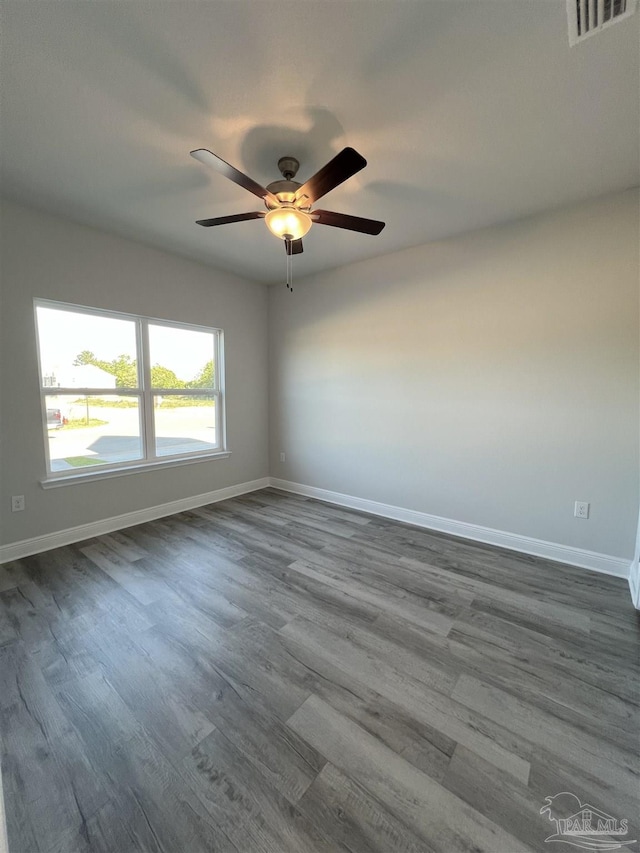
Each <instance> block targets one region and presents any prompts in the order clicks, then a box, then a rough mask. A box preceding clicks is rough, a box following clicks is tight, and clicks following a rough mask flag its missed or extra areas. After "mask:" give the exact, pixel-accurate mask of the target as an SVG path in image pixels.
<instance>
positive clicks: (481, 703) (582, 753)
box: [451, 675, 640, 791]
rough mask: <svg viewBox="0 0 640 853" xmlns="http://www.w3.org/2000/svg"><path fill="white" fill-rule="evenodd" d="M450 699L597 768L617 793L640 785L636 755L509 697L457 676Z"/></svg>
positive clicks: (569, 758)
mask: <svg viewBox="0 0 640 853" xmlns="http://www.w3.org/2000/svg"><path fill="white" fill-rule="evenodd" d="M451 695H452V698H453V699H454V700H456V701H459V702H461V703H462V704H464V705H466V706H467V707H468V708H471V709H473V710H475V711H477V712H478V713H481V714H483V715H485V716H487V717H488V718H489V719H491V720H493V721H494V722H495V723H497V724H498V725H500V726H504V727H505V728H506V729H507V730H509V731H512V732H513V733H514V734H517V735H520V736H522V737H527V738H528V739H529V740H530V741H532V742H533V743H535V744H539V745H540V746H545V747H546V748H547V749H549V750H553V751H555V752H557V753H558V754H559V755H562V756H564V757H565V758H567V759H568V760H570V761H572V762H573V763H575V764H577V765H578V766H581V767H584V768H593V767H597V768H598V774H599V775H600V777H601V778H602V779H603V780H604V781H605V782H607V783H609V784H610V785H612V786H613V787H616V788H619V789H620V790H621V791H624V790H627V789H631V790H633V788H635V789H636V790H637V789H638V786H639V784H640V762H639V760H638V755H637V754H632V753H630V752H628V751H626V750H621V749H619V748H618V747H616V746H615V745H614V744H612V743H609V742H603V741H602V740H599V739H598V738H595V737H593V736H592V735H590V734H588V733H586V732H584V731H581V730H580V729H579V728H577V727H576V726H572V725H570V724H568V723H566V722H565V721H564V720H560V719H559V718H557V717H554V716H553V715H551V714H549V713H548V712H546V711H541V710H539V709H537V708H535V707H534V706H533V705H530V704H528V703H525V702H522V701H521V700H520V699H518V698H516V697H515V696H513V695H512V694H510V693H508V692H506V691H505V690H501V689H500V688H497V687H492V686H490V685H488V684H486V683H483V682H481V681H479V680H477V679H475V678H471V677H469V676H466V675H462V676H460V679H459V681H458V684H457V685H456V687H455V689H454V691H453V693H452V694H451Z"/></svg>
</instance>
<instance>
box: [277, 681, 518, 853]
mask: <svg viewBox="0 0 640 853" xmlns="http://www.w3.org/2000/svg"><path fill="white" fill-rule="evenodd" d="M288 724H289V726H290V727H291V728H292V729H293V730H294V731H296V732H297V733H298V734H299V735H300V736H301V737H304V738H305V739H306V740H308V741H309V742H310V743H311V744H314V745H315V746H316V747H317V748H322V749H323V750H324V751H325V753H326V756H327V758H328V760H329V761H330V762H331V763H332V764H334V765H335V766H336V767H337V768H338V769H339V770H341V771H342V772H343V773H344V774H345V775H347V776H355V777H356V778H358V779H359V780H360V784H361V785H363V786H364V787H365V788H366V789H367V790H368V791H370V792H371V794H372V795H373V796H374V797H378V798H379V799H380V800H381V801H382V803H383V804H384V805H385V806H386V807H387V808H389V809H390V810H391V811H392V813H394V814H396V815H397V816H398V818H399V819H400V820H402V821H404V822H406V823H407V824H408V825H409V826H410V828H411V829H412V830H413V831H414V832H416V833H417V834H418V835H419V836H420V837H421V838H423V839H424V841H426V843H427V845H428V846H430V847H431V848H432V849H436V850H459V851H464V850H468V851H475V853H480V851H486V853H515V851H526V850H528V849H529V848H528V847H527V845H525V844H522V843H519V842H518V841H517V840H516V839H515V838H514V837H513V836H512V835H510V834H509V833H507V832H506V831H504V830H502V829H501V828H500V827H499V826H498V825H497V824H494V823H492V822H491V821H490V820H488V819H487V818H486V817H484V816H483V815H482V814H480V812H477V811H475V809H473V808H471V807H469V806H468V804H466V803H464V802H463V801H462V800H460V799H459V798H458V797H456V796H454V795H452V794H450V792H448V791H446V790H445V789H444V788H442V786H441V785H439V784H438V783H437V782H436V781H435V780H433V779H431V778H430V777H428V776H426V775H425V774H424V773H421V772H420V771H419V770H418V769H417V768H416V767H414V766H413V765H411V764H409V762H407V761H405V760H404V759H403V758H401V757H400V756H398V755H396V754H395V753H394V752H392V751H391V750H390V749H388V748H387V747H385V746H384V745H383V744H380V743H379V742H378V741H377V740H376V739H375V738H373V737H371V735H369V734H367V732H365V731H364V730H362V729H361V728H360V727H359V726H358V725H357V724H356V723H353V722H352V721H351V720H348V719H347V718H346V717H343V716H342V715H341V714H339V713H338V712H337V711H334V709H333V708H331V706H330V705H327V704H326V703H325V702H323V701H322V700H321V699H318V698H317V697H316V696H311V697H310V698H309V699H307V701H306V702H305V703H304V705H302V706H301V707H300V708H299V709H298V710H297V711H296V712H295V714H294V715H293V717H291V719H290V720H289V723H288Z"/></svg>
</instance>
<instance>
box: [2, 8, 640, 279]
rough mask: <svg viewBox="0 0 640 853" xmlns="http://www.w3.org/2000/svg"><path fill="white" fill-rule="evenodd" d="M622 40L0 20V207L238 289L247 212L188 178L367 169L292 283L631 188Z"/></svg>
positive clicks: (268, 264) (518, 23) (250, 203)
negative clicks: (188, 260) (2, 200)
mask: <svg viewBox="0 0 640 853" xmlns="http://www.w3.org/2000/svg"><path fill="white" fill-rule="evenodd" d="M639 19H640V15H639V14H636V15H635V16H634V17H633V18H630V19H628V20H626V21H624V22H621V23H619V24H616V25H615V26H613V27H611V28H610V29H609V30H607V31H605V32H603V33H601V34H599V35H597V36H595V37H593V38H591V39H588V40H586V41H585V42H584V43H582V44H580V45H578V46H576V47H574V48H570V47H569V44H568V38H567V24H566V11H565V0H498V2H485V0H464V1H463V0H460V2H458V0H418V2H412V0H322V2H319V0H318V2H311V0H185V2H182V0H169V1H168V2H167V0H163V1H162V2H161V0H127V2H114V0H56V2H44V0H14V2H3V3H2V28H3V35H2V66H1V69H0V70H1V78H0V79H1V81H2V82H1V84H0V86H1V94H2V113H1V118H2V125H1V142H2V185H3V191H4V193H5V194H6V195H7V196H9V197H11V198H14V199H18V200H21V201H24V202H26V203H28V204H33V205H35V206H38V207H41V208H44V209H47V210H52V211H54V212H59V213H60V214H62V215H64V216H69V217H71V218H73V219H75V220H78V221H83V222H87V223H89V224H92V225H97V226H99V227H103V228H106V229H108V230H111V231H115V232H117V233H122V234H126V235H128V236H130V237H132V238H134V239H138V240H142V241H144V242H148V243H152V244H155V245H158V246H162V247H164V248H166V249H169V250H172V251H176V252H179V253H181V254H184V255H187V256H190V257H193V258H196V259H199V260H201V261H205V262H206V263H209V264H212V265H213V266H216V267H219V268H221V269H227V270H231V271H233V272H235V273H237V274H239V275H242V276H245V277H248V278H251V279H255V280H258V281H265V282H274V281H280V280H281V279H282V278H283V275H284V251H283V248H282V246H281V245H278V242H277V241H276V238H274V237H272V236H271V235H270V234H269V233H268V231H267V229H266V227H265V225H264V223H262V222H260V221H252V222H243V223H239V224H234V225H225V226H221V227H218V228H211V229H204V228H200V227H199V226H196V225H195V224H194V220H196V219H200V218H205V217H213V216H222V215H225V214H230V213H240V212H243V211H248V210H258V209H260V206H261V202H260V200H259V199H257V198H256V197H255V196H253V195H251V194H249V193H247V192H246V191H244V190H242V189H241V188H240V187H238V186H236V185H235V184H232V183H231V182H230V181H228V180H226V179H225V178H223V177H222V176H221V175H219V174H218V173H216V172H212V171H207V170H206V169H205V167H203V166H202V165H200V164H199V163H197V162H196V161H195V160H192V158H191V157H189V151H190V150H191V149H193V148H198V147H206V148H210V149H211V150H212V151H214V152H215V153H217V154H219V155H220V156H221V157H223V158H224V159H225V160H228V161H229V162H231V163H233V164H234V165H235V166H237V167H238V168H240V169H242V170H243V171H245V172H246V173H248V174H249V175H250V176H251V177H253V178H254V179H255V180H257V181H258V182H260V183H262V184H267V183H269V182H270V181H271V180H275V179H276V178H278V177H279V173H278V170H277V166H276V162H277V160H278V158H279V157H281V156H282V155H285V154H292V155H294V156H296V157H298V159H299V160H300V161H301V164H302V165H301V168H300V172H299V174H298V179H300V180H304V179H305V178H307V177H309V176H310V175H311V174H313V173H314V172H315V171H316V170H317V169H318V168H319V167H320V166H322V165H323V164H324V163H325V162H326V161H327V160H329V159H330V158H331V157H332V156H333V155H334V154H335V153H336V152H337V151H339V150H340V149H341V148H343V147H344V146H345V145H350V146H353V147H354V148H356V149H357V150H358V151H359V152H360V153H361V154H362V155H363V156H364V157H365V158H366V159H367V160H368V163H369V165H368V166H367V168H366V169H364V170H363V171H362V172H360V173H359V174H358V175H356V176H355V177H354V178H352V179H350V180H349V181H348V182H347V183H345V184H343V185H342V186H340V187H338V188H337V189H335V190H334V191H333V192H332V193H331V194H330V195H328V196H326V197H325V198H324V199H323V200H322V202H321V204H320V206H321V207H324V208H328V209H330V210H337V211H342V212H345V213H350V214H354V215H360V216H368V217H371V218H373V219H383V220H385V221H386V223H387V227H386V229H385V230H384V231H383V232H382V234H381V235H380V236H379V237H370V236H367V235H363V234H356V233H350V232H346V231H341V230H338V229H334V228H327V227H323V226H320V225H317V226H314V227H313V228H312V230H311V232H310V233H309V235H308V236H307V237H306V238H305V241H304V243H305V252H304V254H303V255H301V256H300V257H296V258H295V259H294V275H295V276H296V277H302V276H304V275H307V274H309V273H312V272H316V271H318V270H322V269H328V268H331V267H336V266H339V265H342V264H345V263H350V262H352V261H356V260H360V259H363V258H369V257H373V256H376V255H380V254H383V253H387V252H391V251H394V250H397V249H400V248H404V247H407V246H412V245H416V244H420V243H424V242H428V241H430V240H434V239H439V238H442V237H446V236H449V235H453V234H457V233H461V232H464V231H469V230H471V229H475V228H478V227H481V226H485V225H490V224H494V223H499V222H505V221H508V220H510V219H514V218H518V217H522V216H524V215H527V214H530V213H533V212H536V211H540V210H544V209H548V208H552V207H558V206H561V205H564V204H568V203H571V202H574V201H579V200H582V199H585V198H588V197H591V196H596V195H601V194H603V193H606V192H609V191H613V190H618V189H624V188H627V187H630V186H636V185H638V183H640V175H639V126H640V116H639V94H640V92H639V62H638V54H639V49H638V48H639Z"/></svg>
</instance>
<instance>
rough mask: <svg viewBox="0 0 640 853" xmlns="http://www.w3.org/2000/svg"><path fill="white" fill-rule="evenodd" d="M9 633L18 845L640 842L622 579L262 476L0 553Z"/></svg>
mask: <svg viewBox="0 0 640 853" xmlns="http://www.w3.org/2000/svg"><path fill="white" fill-rule="evenodd" d="M0 643H1V646H0V723H1V734H2V776H3V784H4V794H5V802H6V813H7V823H8V833H9V849H10V853H89V851H91V853H211V851H221V852H222V851H225V853H226V851H229V853H231V851H234V853H237V852H238V851H239V853H261V851H269V853H311V851H322V852H323V853H326V851H336V852H337V851H351V853H365V851H367V853H368V852H369V851H376V853H400V851H403V852H404V853H409V851H410V853H418V851H420V853H426V852H427V851H443V852H444V853H455V851H475V853H479V851H486V853H515V851H530V850H537V851H542V850H547V851H548V850H550V849H558V845H557V844H553V843H546V842H545V839H546V838H548V837H549V836H551V835H553V833H554V832H555V829H556V824H555V823H552V822H551V818H552V817H558V816H560V817H568V816H569V815H568V814H567V811H566V810H567V809H570V808H571V805H572V803H573V801H572V800H571V799H570V798H569V799H567V798H564V799H562V798H559V799H558V800H556V801H552V803H551V804H550V805H549V809H550V811H547V813H545V814H541V813H540V812H541V809H543V808H544V806H545V798H547V797H554V796H555V795H556V794H559V793H561V792H568V794H567V797H568V796H569V794H573V795H575V797H576V798H578V800H579V803H580V804H588V805H589V806H590V807H592V808H593V809H597V810H599V811H600V812H602V813H606V814H609V815H611V816H612V817H614V818H616V819H619V820H622V819H623V818H626V819H628V820H629V830H628V834H627V835H626V836H624V837H622V836H620V837H619V840H627V841H629V840H633V839H640V834H639V832H640V830H639V829H638V825H637V824H638V822H637V820H636V816H637V814H638V790H639V788H638V781H639V778H638V762H637V753H638V742H639V735H640V724H639V716H638V703H639V700H640V694H639V675H638V649H639V644H638V628H637V622H636V618H635V611H634V610H633V608H632V606H631V603H630V600H629V593H628V588H627V585H626V582H624V581H622V580H620V579H615V578H609V577H604V576H601V575H596V574H593V573H590V572H587V571H583V570H580V569H574V568H570V567H567V566H562V565H560V564H557V563H550V562H547V561H544V560H540V559H535V558H532V557H527V556H525V555H518V554H515V553H512V552H508V551H503V550H499V549H495V548H492V547H490V546H483V545H479V544H474V543H471V542H467V541H463V540H456V539H454V538H452V537H448V536H444V535H440V534H436V533H430V532H428V531H425V530H420V529H416V528H412V527H409V526H407V525H403V524H399V523H396V522H392V521H387V520H384V519H380V518H376V517H371V516H367V515H363V514H360V513H355V512H351V511H349V510H344V509H341V508H338V507H335V506H330V505H327V504H323V503H319V502H317V501H313V500H307V499H305V498H302V497H298V496H294V495H288V494H284V493H281V492H277V491H275V490H271V489H268V490H264V491H261V492H256V493H253V494H251V495H246V496H244V497H242V498H238V499H234V500H229V501H225V502H224V503H219V504H215V505H212V506H209V507H204V508H202V509H198V510H193V511H192V512H185V513H181V514H180V515H176V516H172V517H170V518H166V519H163V520H160V521H156V522H152V523H149V524H144V525H141V526H139V527H135V528H129V529H127V530H126V531H123V532H121V533H113V534H111V535H107V536H101V537H99V538H97V539H92V540H90V541H87V542H83V543H80V544H78V545H75V546H70V547H66V548H59V549H57V550H55V551H49V552H47V553H45V554H42V555H38V556H34V557H29V558H27V559H24V560H19V561H16V562H14V563H10V564H6V565H5V566H2V567H0ZM562 808H564V809H565V811H564V812H562V813H561V810H562ZM560 849H567V850H568V849H575V848H569V847H568V846H567V845H564V846H563V847H561V848H560ZM629 849H638V848H637V846H636V845H632V846H631V848H629Z"/></svg>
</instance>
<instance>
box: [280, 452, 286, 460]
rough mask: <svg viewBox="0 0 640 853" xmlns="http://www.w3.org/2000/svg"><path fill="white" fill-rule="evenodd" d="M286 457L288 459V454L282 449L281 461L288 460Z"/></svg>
mask: <svg viewBox="0 0 640 853" xmlns="http://www.w3.org/2000/svg"><path fill="white" fill-rule="evenodd" d="M286 459H287V457H286V455H285V453H284V451H282V452H281V453H280V461H281V462H285V461H286Z"/></svg>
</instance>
